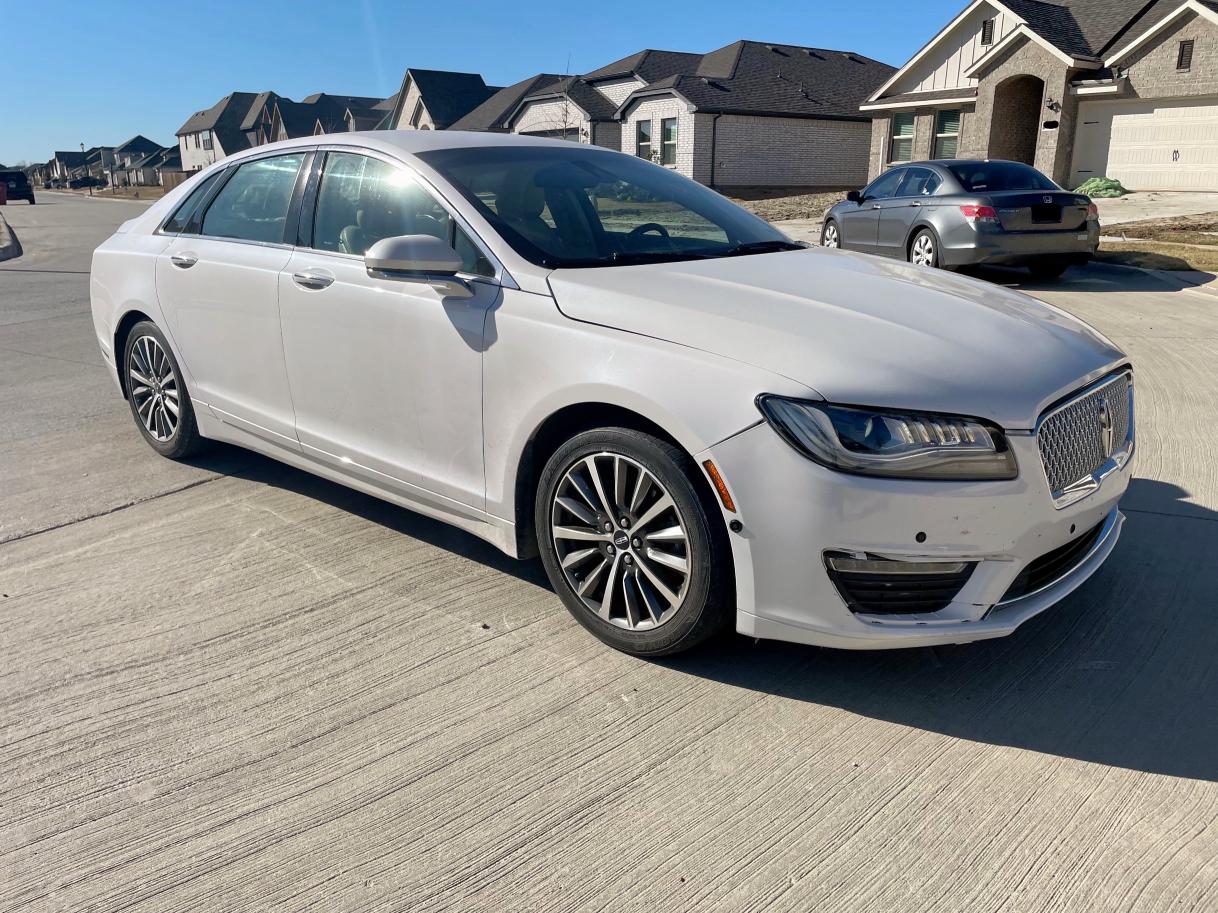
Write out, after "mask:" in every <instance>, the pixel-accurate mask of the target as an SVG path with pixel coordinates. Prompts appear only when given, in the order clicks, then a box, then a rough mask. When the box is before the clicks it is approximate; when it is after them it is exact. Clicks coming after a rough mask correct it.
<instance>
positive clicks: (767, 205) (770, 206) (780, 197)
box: [728, 190, 846, 222]
mask: <svg viewBox="0 0 1218 913" xmlns="http://www.w3.org/2000/svg"><path fill="white" fill-rule="evenodd" d="M845 198H846V194H845V192H844V191H840V190H838V191H834V192H832V193H799V194H783V193H782V192H779V191H764V190H763V191H757V192H755V193H752V192H750V193H748V194H747V195H741V196H729V197H728V199H730V200H731V201H732V202H733V203H738V204H740V205H741V206H743V207H744V208H745V209H747V210H748V211H749V212H751V213H753V214H754V215H756V216H760V217H761V218H763V219H765V220H766V221H767V222H779V221H783V220H785V219H815V220H818V221H819V220H820V219H822V218H824V215H825V210H827V209H828V208H829V207H830V206H832V205H833V204H834V203H839V202H841V201H842V200H844V199H845Z"/></svg>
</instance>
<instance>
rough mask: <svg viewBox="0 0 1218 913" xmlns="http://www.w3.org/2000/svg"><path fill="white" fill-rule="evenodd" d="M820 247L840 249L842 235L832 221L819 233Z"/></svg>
mask: <svg viewBox="0 0 1218 913" xmlns="http://www.w3.org/2000/svg"><path fill="white" fill-rule="evenodd" d="M820 246H821V247H834V248H836V247H841V246H842V233H841V232H840V231H839V230H838V227H837V223H836V222H834V221H833V220H832V219H830V220H829V221H827V222H826V223H825V227H824V228H822V229H821V232H820Z"/></svg>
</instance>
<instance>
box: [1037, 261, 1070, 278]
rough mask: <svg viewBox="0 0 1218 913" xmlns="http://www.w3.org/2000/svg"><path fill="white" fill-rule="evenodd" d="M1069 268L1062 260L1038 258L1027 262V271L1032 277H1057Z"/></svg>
mask: <svg viewBox="0 0 1218 913" xmlns="http://www.w3.org/2000/svg"><path fill="white" fill-rule="evenodd" d="M1069 268H1070V264H1069V263H1067V262H1065V261H1064V260H1040V261H1037V262H1036V263H1030V264H1028V272H1029V273H1031V274H1032V278H1033V279H1057V278H1059V277H1060V276H1061V274H1062V273H1064V272H1065V271H1066V270H1068V269H1069Z"/></svg>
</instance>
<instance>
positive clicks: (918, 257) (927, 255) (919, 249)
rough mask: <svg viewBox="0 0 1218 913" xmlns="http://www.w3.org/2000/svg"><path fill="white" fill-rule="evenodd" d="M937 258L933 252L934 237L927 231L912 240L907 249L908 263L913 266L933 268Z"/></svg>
mask: <svg viewBox="0 0 1218 913" xmlns="http://www.w3.org/2000/svg"><path fill="white" fill-rule="evenodd" d="M937 259H938V257H937V256H936V251H935V236H934V235H932V234H931V233H930V232H928V231H924V232H922V233H920V234H919V235H918V236H917V237H916V238H914V242H913V245H912V246H911V247H910V248H909V262H910V263H912V264H914V265H915V266H934V265H935V262H936V260H937Z"/></svg>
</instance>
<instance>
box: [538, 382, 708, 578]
mask: <svg viewBox="0 0 1218 913" xmlns="http://www.w3.org/2000/svg"><path fill="white" fill-rule="evenodd" d="M596 428H630V429H633V430H635V431H641V432H644V433H646V434H651V435H653V436H655V437H657V438H659V439H660V440H663V441H665V442H667V443H669V444H671V445H672V446H674V447H676V448H677V449H678V450H680V451H681V452H682V453H683V454H685V456H686V457H688V458H689V460H690V463H691V464H692V465H695V466H696V461H695V460H694V454H693V453H691V452H690V450H689V448H688V447H687V446H685V445H684V444H682V443H681V441H680V440H679V439H678V438H677V437H676V436H675V435H673V434H672V433H670V432H669V431H668V430H667V429H666V428H664V427H663V426H661V425H660V424H658V423H657V422H656V421H655V420H653V419H651V418H648V417H647V416H645V415H643V414H642V413H640V412H636V411H635V410H633V409H630V408H628V407H626V406H620V405H616V404H614V403H609V402H598V401H589V402H579V403H571V404H568V405H566V406H563V407H562V408H560V409H557V410H555V411H554V412H551V413H550V414H549V415H548V416H546V417H545V418H544V419H543V420H542V421H541V422H540V423H539V424H538V425H537V427H535V428H534V429H533V432H532V434H530V435H529V438H528V440H527V441H526V443H525V445H524V448H523V450H522V451H521V454H520V458H519V460H518V461H517V465H516V476H515V486H514V487H515V497H514V501H515V527H516V549H517V552H516V553H517V555H518V556H519V557H521V558H531V557H534V556H536V555H537V540H536V536H535V534H534V530H533V512H534V510H533V509H534V502H535V500H536V495H537V485H538V482H539V481H540V479H541V471H542V469H543V468H544V467H545V464H546V462H547V461H548V460H549V459H550V457H551V456H552V455H553V454H554V452H555V451H556V450H557V449H558V448H559V447H561V446H562V445H563V444H564V443H566V442H567V441H568V440H570V439H571V438H572V437H574V436H575V435H577V434H580V433H581V432H584V431H591V430H593V429H596ZM694 487H695V488H696V489H697V490H698V493H699V494H700V495H701V496H702V497H703V498H704V499H707V501H708V507H709V506H710V505H712V504H713V505H714V506H715V507H716V509H715V510H712V511H709V513H710V514H711V515H712V518H714V517H718V520H714V521H713V522H717V523H719V524H721V525H722V526H723V532H724V533H725V534H726V532H727V526H726V523H725V521H724V520H723V514H722V511H721V510H719V509H717V508H718V502H717V501H716V500H715V498H714V491H713V488H712V485H711V482H710V480H709V479H708V478H707V477H706V473H705V472H704V471H701V470H700V469H699V470H698V471H695V472H694Z"/></svg>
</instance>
